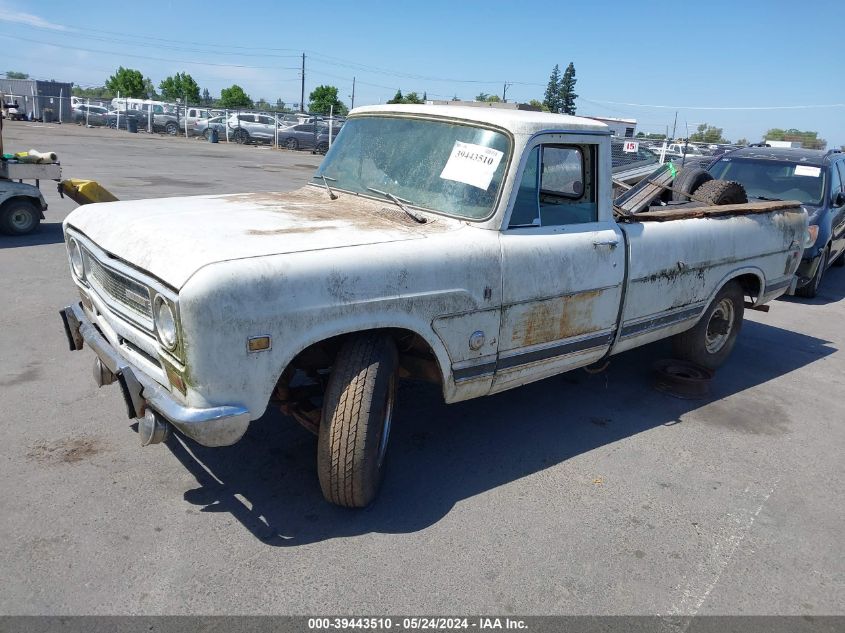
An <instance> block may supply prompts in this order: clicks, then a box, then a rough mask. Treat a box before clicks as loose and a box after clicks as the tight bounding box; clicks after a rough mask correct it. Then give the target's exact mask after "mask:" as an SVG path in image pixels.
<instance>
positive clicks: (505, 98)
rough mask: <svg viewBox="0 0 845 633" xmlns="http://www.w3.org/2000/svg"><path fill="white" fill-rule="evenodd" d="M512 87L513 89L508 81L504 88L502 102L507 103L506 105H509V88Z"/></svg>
mask: <svg viewBox="0 0 845 633" xmlns="http://www.w3.org/2000/svg"><path fill="white" fill-rule="evenodd" d="M510 87H511V84H509V83H508V82H507V81H506V82H505V85H504V87H503V88H502V101H503V102H505V103H507V101H508V99H507V96H508V88H510Z"/></svg>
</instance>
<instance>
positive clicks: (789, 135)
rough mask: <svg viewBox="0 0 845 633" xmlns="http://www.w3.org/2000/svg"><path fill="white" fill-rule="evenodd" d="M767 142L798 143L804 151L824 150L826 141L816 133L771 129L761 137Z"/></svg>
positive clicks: (791, 129) (793, 129)
mask: <svg viewBox="0 0 845 633" xmlns="http://www.w3.org/2000/svg"><path fill="white" fill-rule="evenodd" d="M763 138H765V139H766V140H767V141H799V142H800V143H801V147H804V148H806V149H825V148H826V147H827V141H826V140H824V139H823V138H819V133H818V132H811V131H809V130H808V131H806V132H802V131H801V130H796V129H795V128H790V129H788V130H781V129H780V128H772V129H771V130H769V131H768V132H766V135H765V136H764V137H763Z"/></svg>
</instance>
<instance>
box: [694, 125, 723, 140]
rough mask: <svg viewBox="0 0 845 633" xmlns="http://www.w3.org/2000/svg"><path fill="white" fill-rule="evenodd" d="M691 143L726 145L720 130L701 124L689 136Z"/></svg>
mask: <svg viewBox="0 0 845 633" xmlns="http://www.w3.org/2000/svg"><path fill="white" fill-rule="evenodd" d="M689 140H690V142H691V143H727V142H728V141H727V140H726V139H724V138H722V128H720V127H715V126H712V125H708V124H707V123H702V124H701V125H699V126H698V128H696V131H695V132H693V133H692V134H690V135H689Z"/></svg>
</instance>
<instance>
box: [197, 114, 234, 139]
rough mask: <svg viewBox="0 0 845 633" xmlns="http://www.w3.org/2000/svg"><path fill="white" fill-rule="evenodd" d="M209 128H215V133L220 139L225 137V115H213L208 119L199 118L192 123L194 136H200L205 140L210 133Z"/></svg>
mask: <svg viewBox="0 0 845 633" xmlns="http://www.w3.org/2000/svg"><path fill="white" fill-rule="evenodd" d="M211 130H217V134H218V135H219V137H220V138H221V139H225V138H226V117H225V116H215V117H212V118H210V119H199V120H198V121H197V122H196V123H195V124H194V134H195V135H196V136H202V137H203V138H204V139H205V140H208V137H209V135H210V134H211Z"/></svg>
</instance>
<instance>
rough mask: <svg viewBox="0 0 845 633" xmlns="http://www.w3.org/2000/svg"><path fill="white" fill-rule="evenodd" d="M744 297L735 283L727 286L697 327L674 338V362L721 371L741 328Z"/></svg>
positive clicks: (717, 296)
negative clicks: (685, 362)
mask: <svg viewBox="0 0 845 633" xmlns="http://www.w3.org/2000/svg"><path fill="white" fill-rule="evenodd" d="M744 301H745V296H744V294H743V292H742V288H741V287H740V285H739V284H738V283H736V282H735V281H732V282H729V283H727V284H725V286H724V287H723V288H722V289H721V290H720V291H719V293H718V294H717V295H716V298H715V299H713V301H712V302H711V303H710V305H709V306H707V310H705V311H704V314H703V315H702V316H701V319H700V320H699V321H698V323H696V324H695V326H694V327H693V328H692V329H690V330H687V331H686V332H681V333H680V334H676V335H675V336H674V337H673V338H672V349H673V351H674V354H675V358H679V359H682V360H686V361H689V362H691V363H695V364H696V365H701V366H702V367H706V368H708V369H718V368H719V367H721V366H722V365H723V364H724V362H725V361H726V360H727V359H728V356H730V354H731V351H732V350H733V347H734V344H735V343H736V337H737V335H738V334H739V330H740V328H741V327H742V315H743V312H744V310H745V303H744Z"/></svg>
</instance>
